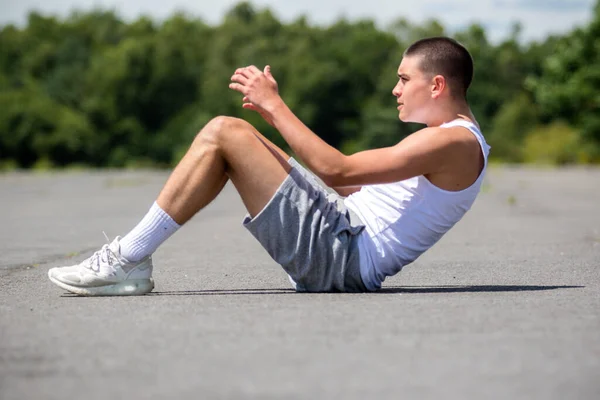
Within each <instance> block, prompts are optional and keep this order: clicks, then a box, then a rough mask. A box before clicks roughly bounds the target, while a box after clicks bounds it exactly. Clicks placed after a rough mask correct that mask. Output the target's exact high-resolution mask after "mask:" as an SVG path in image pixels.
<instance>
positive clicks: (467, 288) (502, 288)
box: [379, 285, 585, 293]
mask: <svg viewBox="0 0 600 400" xmlns="http://www.w3.org/2000/svg"><path fill="white" fill-rule="evenodd" d="M584 287H585V286H568V285H555V286H541V285H452V286H397V287H384V288H382V289H380V290H379V293H478V292H529V291H538V290H555V289H580V288H584Z"/></svg>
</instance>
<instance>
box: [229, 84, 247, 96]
mask: <svg viewBox="0 0 600 400" xmlns="http://www.w3.org/2000/svg"><path fill="white" fill-rule="evenodd" d="M229 89H233V90H235V91H238V92H240V93H241V94H243V95H247V94H248V89H247V88H246V87H245V86H244V85H240V84H239V83H235V82H234V83H230V84H229Z"/></svg>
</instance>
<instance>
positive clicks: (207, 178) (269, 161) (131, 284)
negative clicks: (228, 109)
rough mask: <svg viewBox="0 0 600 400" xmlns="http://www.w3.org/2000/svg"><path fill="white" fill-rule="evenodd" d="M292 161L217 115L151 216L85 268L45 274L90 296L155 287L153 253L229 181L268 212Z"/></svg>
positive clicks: (254, 208)
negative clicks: (269, 204) (268, 206)
mask: <svg viewBox="0 0 600 400" xmlns="http://www.w3.org/2000/svg"><path fill="white" fill-rule="evenodd" d="M288 158H289V157H288V156H287V154H285V152H283V151H282V150H281V149H279V148H277V147H276V146H275V145H273V144H272V143H271V142H269V141H268V140H267V139H265V138H264V137H263V136H262V135H261V134H260V133H258V132H257V131H256V130H255V129H254V128H253V127H252V126H251V125H250V124H248V123H247V122H245V121H243V120H240V119H235V118H228V117H218V118H215V119H213V120H212V121H211V122H210V123H208V124H207V125H206V126H205V127H204V128H203V129H202V131H200V133H199V134H198V135H197V137H196V138H195V140H194V142H193V143H192V145H191V147H190V149H189V151H188V152H187V153H186V155H185V156H184V157H183V159H182V160H181V162H180V163H179V165H177V167H176V168H175V170H174V171H173V173H172V174H171V176H170V177H169V179H168V180H167V183H166V184H165V187H164V188H163V190H162V191H161V193H160V194H159V196H158V199H157V201H156V202H155V203H154V204H153V205H152V207H151V208H150V210H149V211H148V213H147V214H146V216H145V217H144V218H143V219H142V220H141V221H140V223H139V224H138V225H137V226H136V227H135V228H134V229H133V230H132V231H131V232H129V233H128V234H127V235H126V236H125V237H123V238H118V237H117V238H115V240H114V241H113V242H112V243H110V245H105V246H103V247H102V249H100V250H99V251H97V252H96V253H94V254H93V255H92V256H91V257H90V258H88V259H87V260H84V261H83V262H81V263H79V264H77V265H73V266H67V267H57V268H52V269H50V270H49V271H48V277H49V278H50V280H51V281H52V282H53V283H55V284H56V285H58V286H60V287H61V288H63V289H65V290H68V291H70V292H73V293H78V294H81V295H86V296H101V295H111V296H115V295H139V294H144V293H148V292H150V291H151V290H152V289H153V288H154V280H153V279H152V268H153V265H152V258H151V257H150V255H151V254H152V253H153V252H154V251H155V250H156V248H158V246H160V244H161V243H163V242H164V241H165V240H167V238H168V237H169V236H170V235H171V234H173V233H174V232H175V231H176V230H177V229H178V228H179V226H180V225H182V224H184V223H185V222H186V221H188V220H189V219H190V218H191V217H192V216H193V215H194V214H196V213H197V212H198V211H199V210H200V209H202V208H203V207H205V206H206V205H207V204H209V203H210V202H211V201H212V200H213V199H214V198H215V197H216V196H217V195H218V194H219V192H220V191H221V190H222V189H223V186H224V185H225V183H226V182H227V180H228V179H231V181H232V182H233V184H234V185H235V187H236V188H237V190H238V192H239V194H240V196H241V198H242V201H243V202H244V204H245V205H246V208H247V209H248V212H249V213H250V214H251V215H252V216H255V215H256V214H258V212H260V210H262V209H263V207H264V206H265V205H266V204H267V202H268V201H269V200H270V199H271V197H272V196H273V195H274V194H275V192H276V191H277V189H278V188H279V186H280V185H281V183H282V182H283V181H284V180H285V178H286V177H287V175H288V173H289V171H290V169H291V167H290V165H289V164H288V162H287V161H288Z"/></svg>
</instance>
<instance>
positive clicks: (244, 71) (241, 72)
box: [235, 67, 254, 78]
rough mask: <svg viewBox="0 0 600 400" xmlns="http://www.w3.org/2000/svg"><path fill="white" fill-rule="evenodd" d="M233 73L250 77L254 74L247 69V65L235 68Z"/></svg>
mask: <svg viewBox="0 0 600 400" xmlns="http://www.w3.org/2000/svg"><path fill="white" fill-rule="evenodd" d="M235 73H236V74H237V75H242V76H244V77H246V78H252V76H254V74H253V73H252V71H251V70H250V69H249V67H244V68H238V69H236V70H235Z"/></svg>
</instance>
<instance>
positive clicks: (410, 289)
mask: <svg viewBox="0 0 600 400" xmlns="http://www.w3.org/2000/svg"><path fill="white" fill-rule="evenodd" d="M584 287H585V286H567V285H559V286H556V285H555V286H541V285H470V286H399V287H384V288H382V289H380V290H378V291H377V292H374V293H381V294H393V293H480V292H526V291H540V290H555V289H580V288H584ZM295 293H296V291H294V290H293V289H222V290H220V289H213V290H182V291H165V292H152V293H148V295H147V296H215V295H217V296H218V295H246V294H263V295H264V294H295ZM350 294H355V293H350Z"/></svg>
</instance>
